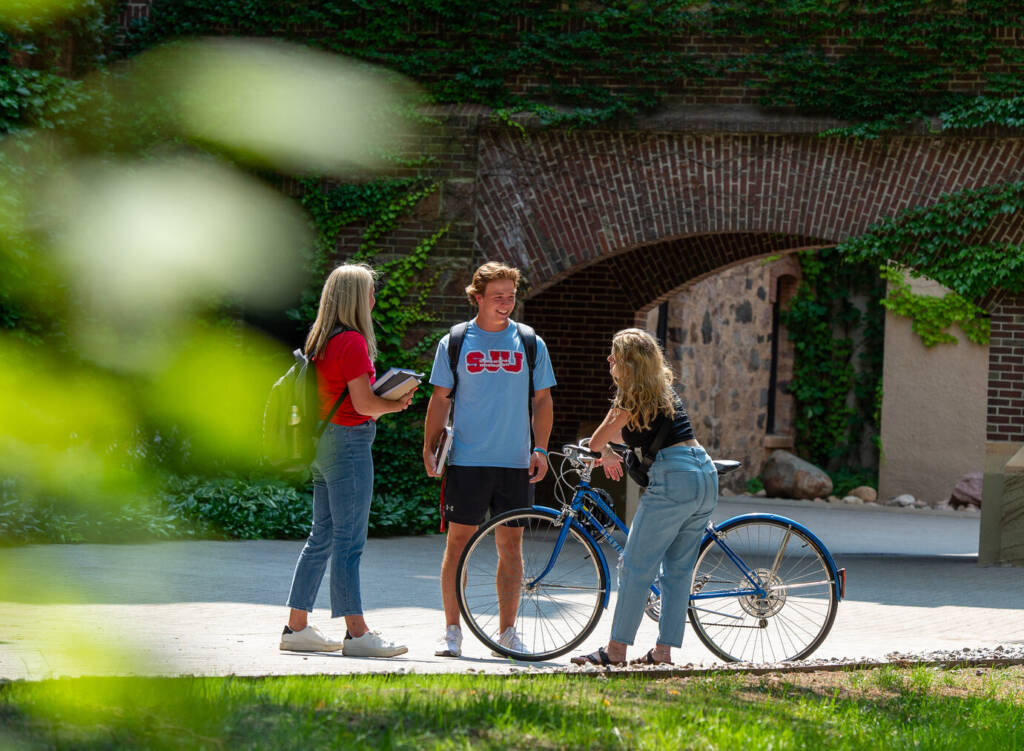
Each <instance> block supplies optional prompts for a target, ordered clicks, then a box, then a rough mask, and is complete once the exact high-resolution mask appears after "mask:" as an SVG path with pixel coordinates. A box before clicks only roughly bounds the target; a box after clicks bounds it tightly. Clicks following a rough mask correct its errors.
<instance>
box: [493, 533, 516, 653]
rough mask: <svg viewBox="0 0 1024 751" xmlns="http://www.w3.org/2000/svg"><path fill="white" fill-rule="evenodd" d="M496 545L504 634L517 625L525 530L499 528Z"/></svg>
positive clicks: (497, 581) (499, 605) (496, 578)
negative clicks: (506, 630)
mask: <svg viewBox="0 0 1024 751" xmlns="http://www.w3.org/2000/svg"><path fill="white" fill-rule="evenodd" d="M494 543H495V545H496V546H497V548H498V571H497V574H496V576H495V586H496V587H497V590H498V628H499V629H500V632H501V633H504V632H505V629H507V628H509V627H511V626H514V625H515V623H516V614H517V613H518V611H519V598H520V595H521V593H522V589H523V528H522V527H506V526H504V525H502V526H500V527H498V528H497V529H496V530H494Z"/></svg>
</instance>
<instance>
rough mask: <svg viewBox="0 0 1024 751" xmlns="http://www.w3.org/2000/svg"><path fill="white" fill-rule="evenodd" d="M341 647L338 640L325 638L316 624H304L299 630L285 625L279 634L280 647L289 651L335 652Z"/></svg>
mask: <svg viewBox="0 0 1024 751" xmlns="http://www.w3.org/2000/svg"><path fill="white" fill-rule="evenodd" d="M341 648H342V643H341V642H340V641H335V640H334V639H329V638H327V637H326V636H324V635H323V632H322V631H320V629H318V628H317V627H316V626H306V627H305V628H304V629H302V630H301V631H292V630H291V629H290V628H288V627H287V626H285V627H284V633H283V634H281V649H283V650H286V651H289V652H337V651H338V650H339V649H341Z"/></svg>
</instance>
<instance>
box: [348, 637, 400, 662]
mask: <svg viewBox="0 0 1024 751" xmlns="http://www.w3.org/2000/svg"><path fill="white" fill-rule="evenodd" d="M408 651H409V648H408V647H407V646H405V645H404V644H396V643H395V642H393V641H389V640H388V639H385V638H384V637H383V636H381V635H380V633H379V632H377V631H367V632H366V633H365V634H363V635H362V636H359V637H351V636H346V637H345V646H344V647H342V649H341V653H342V654H343V655H345V656H346V657H395V656H396V655H404V654H405V653H406V652H408Z"/></svg>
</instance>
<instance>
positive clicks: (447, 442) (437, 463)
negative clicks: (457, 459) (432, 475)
mask: <svg viewBox="0 0 1024 751" xmlns="http://www.w3.org/2000/svg"><path fill="white" fill-rule="evenodd" d="M454 438H455V431H454V430H452V426H451V425H445V426H444V432H443V433H441V435H439V436H438V437H437V443H436V444H434V471H435V472H440V471H441V468H442V467H444V463H445V462H446V461H447V460H448V452H449V451H450V450H451V447H452V440H453V439H454Z"/></svg>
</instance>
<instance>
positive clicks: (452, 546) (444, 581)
mask: <svg viewBox="0 0 1024 751" xmlns="http://www.w3.org/2000/svg"><path fill="white" fill-rule="evenodd" d="M476 530H477V528H476V527H475V526H473V525H472V524H455V523H454V522H448V539H447V541H446V542H445V546H444V558H443V559H442V561H441V601H442V602H443V603H444V619H445V624H446V625H448V626H458V625H459V623H460V621H459V600H458V597H457V596H456V591H457V587H456V581H455V576H456V573H457V569H458V567H459V558H461V557H462V551H463V550H465V549H466V543H468V542H469V538H470V537H472V536H473V533H474V532H476Z"/></svg>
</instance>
